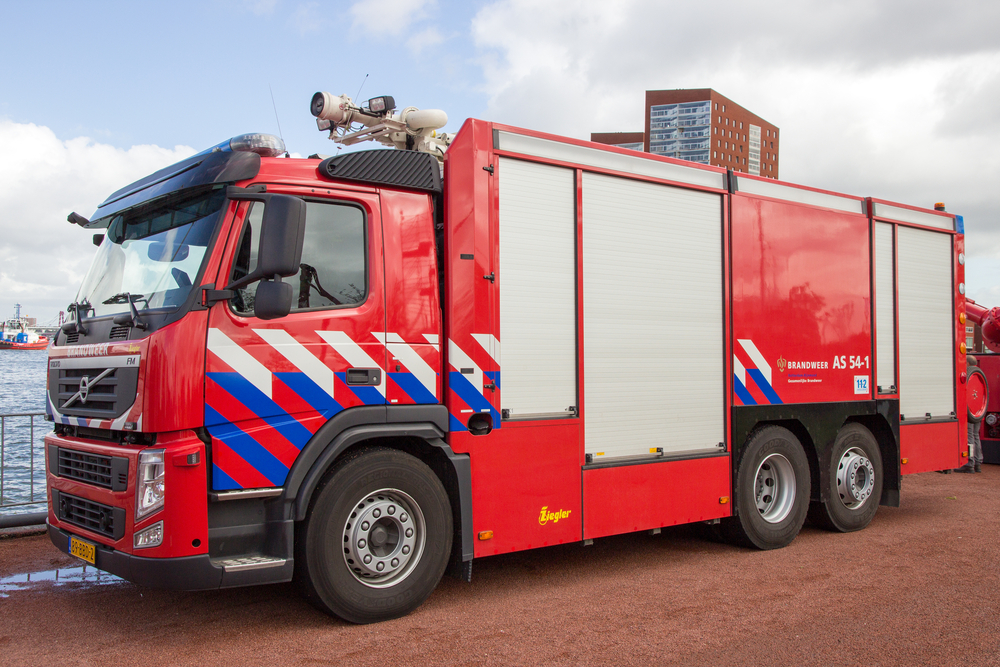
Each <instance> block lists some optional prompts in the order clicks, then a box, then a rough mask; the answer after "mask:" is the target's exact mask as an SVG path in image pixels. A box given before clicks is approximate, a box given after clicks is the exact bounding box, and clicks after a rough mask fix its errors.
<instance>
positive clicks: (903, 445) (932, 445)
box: [899, 419, 969, 475]
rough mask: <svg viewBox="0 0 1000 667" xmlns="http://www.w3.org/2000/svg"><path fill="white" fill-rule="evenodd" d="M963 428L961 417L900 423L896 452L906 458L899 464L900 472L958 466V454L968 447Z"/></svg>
mask: <svg viewBox="0 0 1000 667" xmlns="http://www.w3.org/2000/svg"><path fill="white" fill-rule="evenodd" d="M964 429H965V420H964V419H963V420H962V421H961V422H944V423H937V424H902V425H900V427H899V453H900V457H901V459H902V460H905V461H906V463H903V464H902V465H901V471H902V473H903V474H904V475H912V474H914V473H918V472H928V471H930V470H949V469H951V468H954V467H956V466H958V464H959V454H960V453H961V452H967V451H968V449H969V448H968V445H967V444H966V434H965V430H964ZM961 460H962V461H965V460H966V459H965V458H962V459H961Z"/></svg>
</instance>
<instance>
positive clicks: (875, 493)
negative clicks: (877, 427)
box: [809, 424, 882, 533]
mask: <svg viewBox="0 0 1000 667" xmlns="http://www.w3.org/2000/svg"><path fill="white" fill-rule="evenodd" d="M827 478H828V479H827V483H828V484H829V487H828V488H827V491H828V494H829V498H828V500H827V501H826V502H816V503H813V504H812V506H811V507H810V508H809V518H810V520H811V521H812V522H813V523H815V524H817V525H819V526H821V527H823V528H826V529H827V530H834V531H837V532H841V533H849V532H852V531H855V530H861V529H862V528H864V527H865V526H867V525H868V524H869V523H871V520H872V519H873V518H874V517H875V512H876V511H878V504H879V501H880V500H881V498H882V455H881V452H880V451H879V447H878V442H876V440H875V436H873V435H872V434H871V431H869V430H868V429H867V428H865V427H864V426H862V425H861V424H847V425H846V426H844V427H843V428H842V429H840V432H839V433H837V439H836V441H835V442H834V443H833V451H832V452H831V458H830V470H829V474H828V475H827Z"/></svg>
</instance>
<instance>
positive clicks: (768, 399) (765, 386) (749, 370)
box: [733, 338, 782, 405]
mask: <svg viewBox="0 0 1000 667" xmlns="http://www.w3.org/2000/svg"><path fill="white" fill-rule="evenodd" d="M736 342H737V343H738V344H739V345H738V346H736V347H735V348H734V349H733V393H734V394H735V396H736V404H737V405H777V404H780V403H782V400H781V398H780V397H779V396H778V393H777V392H776V391H775V390H774V385H773V384H772V377H771V366H770V364H768V363H767V360H766V359H764V355H763V354H761V353H760V350H758V349H757V346H756V345H754V342H753V341H752V340H749V339H745V338H741V339H737V341H736Z"/></svg>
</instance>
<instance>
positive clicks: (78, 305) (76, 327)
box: [60, 299, 94, 336]
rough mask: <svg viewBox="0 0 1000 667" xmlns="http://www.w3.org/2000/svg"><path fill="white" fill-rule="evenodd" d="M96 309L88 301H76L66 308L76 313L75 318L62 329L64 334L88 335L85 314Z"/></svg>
mask: <svg viewBox="0 0 1000 667" xmlns="http://www.w3.org/2000/svg"><path fill="white" fill-rule="evenodd" d="M93 309H94V307H93V306H91V305H90V302H89V301H87V300H86V299H83V300H82V301H74V302H73V303H71V304H69V306H67V307H66V310H70V311H72V312H73V313H75V315H76V316H75V317H74V318H73V319H72V320H70V321H69V322H67V323H66V324H64V325H62V327H60V328H61V329H62V331H63V333H78V334H83V335H84V336H86V335H87V328H86V327H85V326H83V318H84V314H85V313H86V312H87V311H88V310H93Z"/></svg>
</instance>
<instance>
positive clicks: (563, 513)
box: [538, 505, 572, 526]
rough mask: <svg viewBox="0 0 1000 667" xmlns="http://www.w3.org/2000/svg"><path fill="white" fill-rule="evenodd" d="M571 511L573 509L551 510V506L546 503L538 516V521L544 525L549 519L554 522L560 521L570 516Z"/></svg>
mask: <svg viewBox="0 0 1000 667" xmlns="http://www.w3.org/2000/svg"><path fill="white" fill-rule="evenodd" d="M571 511H572V510H556V511H555V512H550V511H549V506H548V505H545V506H544V507H542V513H541V514H540V515H539V516H538V523H539V524H540V525H542V526H544V525H545V524H547V523H548V522H549V521H551V522H552V523H559V519H566V518H568V517H569V513H570V512H571Z"/></svg>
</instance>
